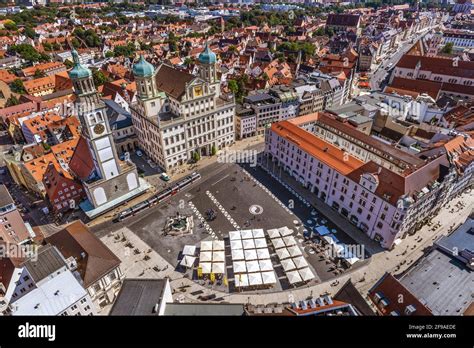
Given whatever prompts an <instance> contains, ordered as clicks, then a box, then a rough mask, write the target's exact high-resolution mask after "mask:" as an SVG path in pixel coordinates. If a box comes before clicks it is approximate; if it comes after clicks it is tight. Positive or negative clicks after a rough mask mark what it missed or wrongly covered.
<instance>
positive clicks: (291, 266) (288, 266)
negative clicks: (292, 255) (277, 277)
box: [281, 259, 296, 272]
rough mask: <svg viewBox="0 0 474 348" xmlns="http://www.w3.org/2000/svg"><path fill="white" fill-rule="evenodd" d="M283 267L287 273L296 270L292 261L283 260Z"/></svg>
mask: <svg viewBox="0 0 474 348" xmlns="http://www.w3.org/2000/svg"><path fill="white" fill-rule="evenodd" d="M281 266H282V267H283V269H284V270H285V272H288V271H291V270H292V269H295V268H296V266H295V264H294V262H293V260H292V259H286V260H281Z"/></svg>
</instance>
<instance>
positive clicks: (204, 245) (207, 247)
mask: <svg viewBox="0 0 474 348" xmlns="http://www.w3.org/2000/svg"><path fill="white" fill-rule="evenodd" d="M201 251H212V241H211V240H203V241H202V242H201Z"/></svg>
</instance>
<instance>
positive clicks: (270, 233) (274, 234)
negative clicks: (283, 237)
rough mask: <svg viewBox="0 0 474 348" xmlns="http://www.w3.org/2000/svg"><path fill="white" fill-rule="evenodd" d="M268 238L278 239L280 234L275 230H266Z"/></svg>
mask: <svg viewBox="0 0 474 348" xmlns="http://www.w3.org/2000/svg"><path fill="white" fill-rule="evenodd" d="M267 233H268V236H269V237H270V238H271V239H273V238H278V237H280V232H278V230H277V229H276V228H272V229H271V230H267Z"/></svg>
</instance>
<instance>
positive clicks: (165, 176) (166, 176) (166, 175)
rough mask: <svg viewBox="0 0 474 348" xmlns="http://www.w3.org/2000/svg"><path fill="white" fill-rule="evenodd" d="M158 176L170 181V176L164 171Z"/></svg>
mask: <svg viewBox="0 0 474 348" xmlns="http://www.w3.org/2000/svg"><path fill="white" fill-rule="evenodd" d="M160 178H161V180H164V181H170V177H169V176H168V174H166V173H161V175H160Z"/></svg>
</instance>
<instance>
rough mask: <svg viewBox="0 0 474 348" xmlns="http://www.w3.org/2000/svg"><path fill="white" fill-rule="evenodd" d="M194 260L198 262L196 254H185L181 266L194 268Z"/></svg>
mask: <svg viewBox="0 0 474 348" xmlns="http://www.w3.org/2000/svg"><path fill="white" fill-rule="evenodd" d="M194 262H196V258H195V257H194V256H189V255H184V257H183V259H182V260H181V262H180V264H181V266H184V267H187V268H192V267H193V266H194Z"/></svg>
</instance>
